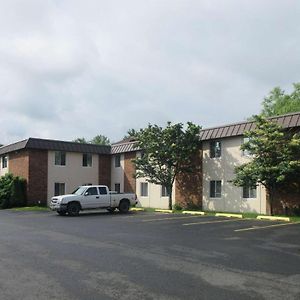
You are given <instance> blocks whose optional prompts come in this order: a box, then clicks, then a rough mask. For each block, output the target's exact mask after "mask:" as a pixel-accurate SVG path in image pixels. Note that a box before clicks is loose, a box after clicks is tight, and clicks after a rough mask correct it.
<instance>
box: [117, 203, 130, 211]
mask: <svg viewBox="0 0 300 300" xmlns="http://www.w3.org/2000/svg"><path fill="white" fill-rule="evenodd" d="M129 207H130V204H129V201H128V200H121V202H120V204H119V211H120V213H122V214H125V213H127V212H128V211H129Z"/></svg>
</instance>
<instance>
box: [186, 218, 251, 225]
mask: <svg viewBox="0 0 300 300" xmlns="http://www.w3.org/2000/svg"><path fill="white" fill-rule="evenodd" d="M245 220H249V219H234V220H232V219H230V220H218V221H206V222H195V223H185V224H182V225H183V226H192V225H203V224H212V223H225V222H237V221H245Z"/></svg>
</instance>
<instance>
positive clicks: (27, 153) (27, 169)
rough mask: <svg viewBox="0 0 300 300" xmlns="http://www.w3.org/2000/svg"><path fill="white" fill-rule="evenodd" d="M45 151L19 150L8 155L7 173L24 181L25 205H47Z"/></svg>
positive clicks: (46, 159) (46, 162)
mask: <svg viewBox="0 0 300 300" xmlns="http://www.w3.org/2000/svg"><path fill="white" fill-rule="evenodd" d="M47 153H48V152H47V150H21V151H18V152H12V153H10V154H9V172H10V173H12V174H13V175H14V176H20V177H23V178H24V179H26V196H27V203H28V204H29V205H31V204H45V205H46V204H47V176H48V154H47Z"/></svg>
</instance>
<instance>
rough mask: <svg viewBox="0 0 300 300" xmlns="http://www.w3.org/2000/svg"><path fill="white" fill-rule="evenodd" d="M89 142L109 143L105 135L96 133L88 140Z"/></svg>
mask: <svg viewBox="0 0 300 300" xmlns="http://www.w3.org/2000/svg"><path fill="white" fill-rule="evenodd" d="M89 143H90V144H96V145H110V140H109V138H108V137H106V136H105V135H102V134H98V135H96V136H95V137H94V138H93V139H92V140H90V141H89Z"/></svg>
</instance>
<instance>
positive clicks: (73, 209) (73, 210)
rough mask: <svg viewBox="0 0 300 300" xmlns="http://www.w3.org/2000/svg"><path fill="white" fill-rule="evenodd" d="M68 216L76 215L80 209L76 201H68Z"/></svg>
mask: <svg viewBox="0 0 300 300" xmlns="http://www.w3.org/2000/svg"><path fill="white" fill-rule="evenodd" d="M67 211H68V214H69V216H72V217H74V216H78V215H79V211H80V205H79V204H78V203H76V202H73V203H70V204H69V205H68V208H67Z"/></svg>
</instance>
